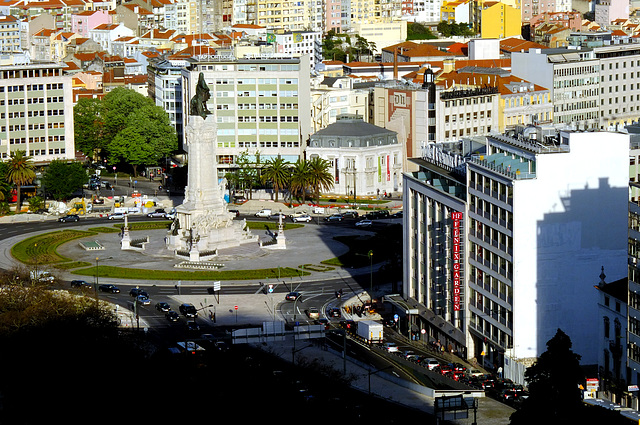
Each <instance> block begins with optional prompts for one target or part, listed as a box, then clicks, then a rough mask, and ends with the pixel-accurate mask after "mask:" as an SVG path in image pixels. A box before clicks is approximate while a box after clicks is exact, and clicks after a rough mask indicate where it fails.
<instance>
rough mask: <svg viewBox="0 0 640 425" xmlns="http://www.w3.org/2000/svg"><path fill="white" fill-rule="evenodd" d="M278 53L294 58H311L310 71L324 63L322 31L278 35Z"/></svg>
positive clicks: (290, 32) (276, 35) (276, 36)
mask: <svg viewBox="0 0 640 425" xmlns="http://www.w3.org/2000/svg"><path fill="white" fill-rule="evenodd" d="M275 38H276V53H281V54H287V55H292V56H302V55H308V56H309V67H310V70H314V69H315V68H316V65H317V64H319V63H322V32H321V31H287V32H284V33H276V34H275Z"/></svg>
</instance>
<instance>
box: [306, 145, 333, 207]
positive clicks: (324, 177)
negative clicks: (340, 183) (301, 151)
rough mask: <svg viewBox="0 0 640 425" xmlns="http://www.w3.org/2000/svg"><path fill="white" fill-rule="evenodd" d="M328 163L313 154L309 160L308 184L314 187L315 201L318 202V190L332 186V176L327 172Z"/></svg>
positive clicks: (324, 189) (325, 189)
mask: <svg viewBox="0 0 640 425" xmlns="http://www.w3.org/2000/svg"><path fill="white" fill-rule="evenodd" d="M329 167H330V163H329V161H327V160H326V159H322V158H320V157H319V156H314V157H313V158H311V159H310V160H309V184H310V186H311V187H313V188H314V191H315V195H316V202H317V203H319V202H320V191H321V190H323V191H327V190H329V189H331V188H332V187H333V183H334V178H333V175H332V174H331V172H329Z"/></svg>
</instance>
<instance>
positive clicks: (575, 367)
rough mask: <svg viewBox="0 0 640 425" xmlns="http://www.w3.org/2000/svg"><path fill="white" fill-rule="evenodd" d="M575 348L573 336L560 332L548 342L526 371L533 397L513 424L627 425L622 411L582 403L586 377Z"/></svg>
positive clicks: (516, 416)
mask: <svg viewBox="0 0 640 425" xmlns="http://www.w3.org/2000/svg"><path fill="white" fill-rule="evenodd" d="M571 345H572V344H571V339H570V338H569V336H568V335H567V334H565V333H564V332H563V331H562V330H560V329H558V331H557V332H556V335H555V336H554V337H553V338H551V339H550V340H549V341H548V342H547V351H545V352H544V353H542V354H541V355H540V357H539V358H538V360H537V361H536V362H535V363H534V364H533V366H531V367H529V368H528V369H527V371H526V372H525V380H526V381H527V384H528V387H529V397H528V398H526V399H525V400H524V401H523V403H522V406H521V408H520V409H519V410H517V411H515V412H514V413H513V414H512V415H511V418H510V419H511V425H529V424H541V423H545V424H568V423H606V424H608V425H609V424H622V423H626V419H624V418H623V417H622V415H620V414H619V413H618V412H615V411H609V410H607V409H603V408H601V407H594V406H587V405H585V404H584V403H583V402H582V397H581V394H580V391H581V390H580V387H581V386H582V385H584V382H585V375H584V372H583V370H582V368H581V367H580V357H581V356H580V355H579V354H576V353H574V352H573V350H571Z"/></svg>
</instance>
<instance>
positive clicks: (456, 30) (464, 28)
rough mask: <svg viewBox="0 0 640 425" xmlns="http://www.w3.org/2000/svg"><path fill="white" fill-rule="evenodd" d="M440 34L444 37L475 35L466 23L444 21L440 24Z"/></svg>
mask: <svg viewBox="0 0 640 425" xmlns="http://www.w3.org/2000/svg"><path fill="white" fill-rule="evenodd" d="M438 32H439V33H440V34H442V36H443V37H451V36H467V37H469V36H472V35H475V33H474V31H473V30H472V29H471V28H469V25H467V24H465V23H464V22H447V21H442V22H440V23H439V24H438Z"/></svg>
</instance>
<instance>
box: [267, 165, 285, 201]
mask: <svg viewBox="0 0 640 425" xmlns="http://www.w3.org/2000/svg"><path fill="white" fill-rule="evenodd" d="M262 179H263V181H270V182H271V184H273V190H274V191H275V192H276V199H275V201H276V202H278V192H279V191H280V189H281V188H283V187H285V186H286V185H287V182H288V181H289V163H288V162H286V161H285V160H284V159H282V158H281V157H276V158H271V159H269V160H267V163H266V167H265V168H264V170H263V172H262Z"/></svg>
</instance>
